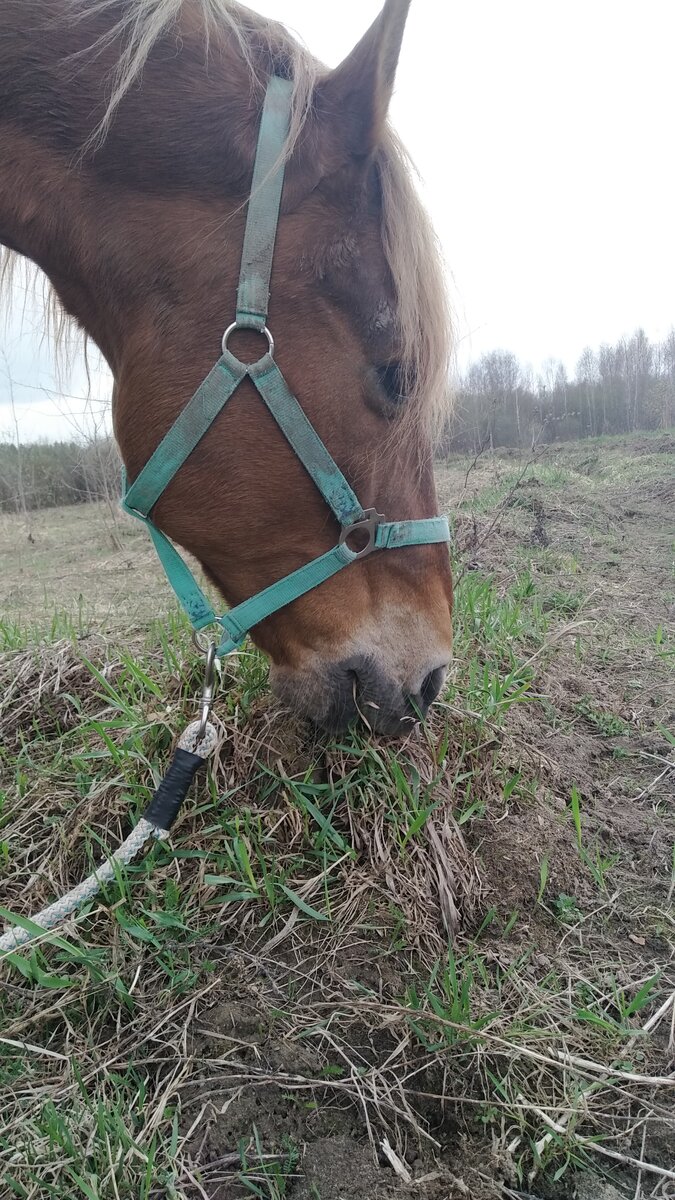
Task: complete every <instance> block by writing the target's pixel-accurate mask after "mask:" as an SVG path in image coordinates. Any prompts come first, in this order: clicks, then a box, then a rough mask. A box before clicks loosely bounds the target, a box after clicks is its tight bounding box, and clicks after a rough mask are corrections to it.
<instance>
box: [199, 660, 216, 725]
mask: <svg viewBox="0 0 675 1200" xmlns="http://www.w3.org/2000/svg"><path fill="white" fill-rule="evenodd" d="M215 679H216V644H215V642H209V646H208V649H207V651H206V661H205V665H204V683H203V686H202V699H201V712H200V717H199V737H200V738H202V737H203V736H204V734H205V733H206V726H207V723H208V719H209V716H210V714H211V707H212V705H213V695H214V691H215Z"/></svg>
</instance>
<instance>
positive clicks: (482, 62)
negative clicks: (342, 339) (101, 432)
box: [0, 0, 675, 440]
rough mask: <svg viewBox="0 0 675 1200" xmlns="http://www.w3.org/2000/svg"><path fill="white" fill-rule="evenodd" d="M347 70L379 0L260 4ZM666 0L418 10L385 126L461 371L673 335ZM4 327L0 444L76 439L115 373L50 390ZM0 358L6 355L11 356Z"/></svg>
mask: <svg viewBox="0 0 675 1200" xmlns="http://www.w3.org/2000/svg"><path fill="white" fill-rule="evenodd" d="M249 3H250V6H251V7H253V8H255V9H257V10H258V11H260V12H263V13H265V14H267V15H269V16H273V17H275V18H277V19H280V20H283V21H284V22H285V23H286V24H287V25H288V26H289V27H290V28H291V29H292V30H293V31H294V32H296V33H298V34H299V35H300V36H301V37H302V39H303V40H304V41H305V42H306V44H307V45H308V46H309V48H310V50H312V51H313V52H314V53H315V54H316V55H318V57H319V58H321V59H322V60H323V61H324V62H325V63H327V64H328V65H329V66H334V65H336V64H337V63H338V62H339V61H340V60H341V59H342V58H343V57H344V56H345V55H346V54H347V53H348V52H349V50H350V49H351V47H352V46H353V45H354V44H355V42H356V41H357V40H358V38H359V37H360V35H361V34H362V33H363V32H364V31H365V29H366V28H367V26H368V25H369V23H370V21H371V20H372V19H374V17H375V16H376V15H377V12H378V11H379V9H380V6H381V3H380V0H340V2H339V4H325V3H321V2H317V0H249ZM673 45H675V3H673V2H672V0H640V3H639V4H638V3H636V0H612V2H609V0H583V2H582V0H565V3H562V2H560V0H545V2H542V0H412V6H411V11H410V17H409V20H408V26H407V29H406V36H405V41H404V45H403V51H402V55H401V60H400V63H399V70H398V75H397V81H396V91H395V94H394V98H393V101H392V106H391V118H392V121H393V123H394V125H395V126H396V128H397V129H398V131H399V133H400V134H401V135H402V137H403V140H404V142H405V143H406V145H407V147H408V149H409V151H410V153H411V155H412V157H413V159H414V161H415V163H416V166H417V168H418V171H419V173H420V177H421V183H420V186H421V190H422V194H423V197H424V199H425V202H426V205H427V207H428V209H429V211H430V213H431V216H432V219H433V221H434V224H435V226H436V229H437V232H438V235H439V238H440V242H441V245H442V249H443V254H444V259H445V262H446V266H447V272H448V280H449V286H450V293H451V298H452V303H453V308H454V312H455V323H456V345H457V355H458V362H459V365H460V366H462V365H465V364H466V362H467V361H469V359H471V358H474V357H477V356H478V355H479V354H481V353H483V352H484V351H486V350H491V349H495V348H502V349H509V350H513V351H514V352H515V353H516V354H517V355H518V357H519V358H520V359H521V360H522V361H523V362H525V363H529V364H531V365H532V367H533V368H534V370H535V372H536V371H537V370H538V369H539V367H540V366H541V364H542V363H543V362H544V361H545V360H546V359H547V358H549V357H551V356H553V357H555V358H560V359H562V360H563V362H564V363H565V365H566V367H567V369H568V371H569V372H570V373H572V372H573V370H574V366H575V363H576V361H577V359H578V357H579V354H580V353H581V351H582V350H583V348H584V346H586V345H592V346H597V345H599V344H600V343H601V342H603V341H616V339H617V338H619V337H620V336H622V335H623V334H626V333H630V332H632V330H633V329H634V328H636V327H637V326H642V327H643V328H644V329H645V330H646V332H647V334H648V336H649V337H651V338H653V339H658V338H661V337H664V336H665V334H666V333H667V331H668V329H669V328H670V327H671V325H673V324H674V323H675V228H674V224H675V162H674V156H673V135H672V106H673V100H672V78H673V72H672V53H673V51H672V47H673ZM24 316H25V319H24V320H23V322H22V321H21V320H20V319H19V316H18V315H17V314H15V315H14V317H13V319H12V321H11V324H10V326H9V328H8V329H7V330H6V331H5V332H4V333H3V332H2V331H0V438H2V437H3V436H7V435H10V436H13V423H12V418H11V409H10V406H9V404H8V399H9V395H8V382H7V380H8V375H10V374H11V376H12V378H13V379H14V381H15V385H14V398H15V409H16V415H17V420H18V425H19V431H20V435H21V437H22V439H23V440H29V439H31V438H34V437H69V436H72V434H73V430H77V428H78V425H82V423H84V422H85V421H86V420H87V419H91V416H90V418H86V417H84V416H81V415H80V414H82V413H83V412H85V411H86V410H87V408H88V410H89V412H90V414H91V412H92V410H93V411H94V413H96V414H97V413H98V412H99V411H100V408H101V403H102V402H103V400H104V399H105V397H106V396H107V394H108V392H109V379H108V377H107V374H106V372H105V370H104V369H103V368H102V366H101V365H100V364H98V363H97V362H96V360H95V358H94V359H93V360H92V367H93V381H92V385H91V390H92V392H93V395H94V397H95V399H94V402H93V404H92V403H90V404H88V405H86V404H85V403H84V401H83V397H84V396H86V394H87V391H88V389H89V384H88V382H87V375H86V371H85V368H84V363H83V361H82V357H81V355H76V356H75V361H74V366H73V369H72V372H71V375H70V377H69V378H67V379H62V380H61V381H58V380H57V379H56V378H55V375H54V369H53V366H52V361H51V354H50V351H49V349H48V348H47V347H46V346H45V345H42V344H41V337H42V327H41V320H40V314H39V310H36V309H35V308H33V307H32V306H31V304H30V302H28V303H27V305H26V310H25V315H24ZM5 356H6V358H5Z"/></svg>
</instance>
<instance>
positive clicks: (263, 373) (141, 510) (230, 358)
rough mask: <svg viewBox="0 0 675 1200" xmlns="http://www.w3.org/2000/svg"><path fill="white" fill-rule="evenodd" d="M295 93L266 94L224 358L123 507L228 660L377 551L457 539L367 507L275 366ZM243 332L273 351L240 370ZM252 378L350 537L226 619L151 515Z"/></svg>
mask: <svg viewBox="0 0 675 1200" xmlns="http://www.w3.org/2000/svg"><path fill="white" fill-rule="evenodd" d="M291 92H292V85H291V83H290V82H289V81H288V80H286V79H280V78H278V77H277V76H272V78H271V79H270V81H269V84H268V87H267V93H266V95H265V104H264V107H263V112H262V119H261V124H260V134H259V137H258V148H257V151H256V159H255V166H254V170H253V182H252V185H251V195H250V197H249V203H248V214H247V219H246V232H245V235H244V249H243V252H242V260H241V273H240V276H239V288H238V291H237V312H236V319H235V321H234V322H233V324H232V325H230V326H229V328H228V329H226V330H225V333H224V335H223V344H222V351H223V352H222V355H221V357H220V358H219V359H218V362H217V363H216V365H215V366H214V367H213V369H212V371H211V372H210V373H209V375H207V377H206V379H205V380H204V382H203V383H202V384H201V385H200V387H199V388H198V389H197V391H196V392H195V394H194V396H193V397H192V399H191V400H190V402H189V404H187V405H186V407H185V408H184V409H183V411H182V413H181V414H180V416H178V417H177V419H176V421H175V422H174V424H173V425H172V426H171V429H170V430H169V432H168V433H167V434H166V436H165V437H164V438H163V439H162V441H161V442H160V444H159V446H158V447H157V449H156V450H155V452H154V454H153V455H152V457H151V458H150V459H149V461H148V462H147V463H146V464H145V466H144V467H143V469H142V470H141V472H140V474H139V475H137V477H136V479H135V480H134V482H133V483H132V484H131V485H130V486H129V487H128V488H126V480H124V490H125V494H124V496H123V499H122V508H123V509H124V510H125V511H126V512H128V513H130V514H131V516H133V517H137V518H138V519H139V520H140V521H143V522H144V524H145V525H146V526H147V529H148V531H149V533H150V536H151V538H152V540H153V542H154V544H155V549H156V550H157V553H158V555H159V559H160V562H161V564H162V566H163V567H164V570H165V572H166V575H167V578H168V580H169V583H170V584H171V586H172V588H173V590H174V592H175V593H176V595H177V597H178V599H179V601H180V603H181V604H182V606H183V608H184V609H185V611H186V613H187V615H188V617H189V618H190V620H191V622H192V624H193V626H194V628H195V629H196V630H199V629H203V628H204V627H205V626H206V625H212V624H214V623H216V624H219V625H221V626H222V627H223V630H224V636H223V638H222V640H221V642H220V644H219V646H218V647H217V651H216V652H217V654H218V655H222V654H228V653H229V652H230V651H232V650H234V649H236V647H237V646H239V645H240V643H241V642H242V641H243V639H244V637H245V636H246V634H247V633H248V632H249V630H250V629H252V628H253V626H254V625H258V624H259V622H260V621H264V620H265V618H266V617H269V616H271V615H272V613H275V612H277V610H278V609H280V608H283V607H284V606H285V605H286V604H290V603H291V601H293V600H296V599H297V598H298V596H302V595H304V594H305V592H308V591H310V590H311V589H312V588H315V587H317V586H318V585H319V584H320V583H323V582H324V580H326V579H330V577H331V575H335V574H336V572H337V571H340V570H342V568H343V567H347V566H349V564H350V563H353V562H355V561H356V560H357V559H359V558H365V556H366V555H367V554H370V553H371V552H372V551H373V550H391V549H396V548H397V547H399V546H415V545H428V544H430V543H432V542H447V541H449V539H450V531H449V528H448V522H447V519H446V518H445V517H430V518H428V519H426V520H421V521H385V520H384V518H383V517H382V516H381V515H380V514H379V513H377V512H376V511H375V509H372V508H370V509H364V508H362V507H361V505H360V504H359V501H358V499H357V497H356V496H355V494H354V492H353V491H352V489H351V487H350V486H349V484H348V483H347V480H346V479H345V477H344V475H343V474H342V472H341V471H340V469H339V467H338V466H337V464H336V463H335V462H334V461H333V459H332V458H331V456H330V454H329V453H328V451H327V449H326V447H325V446H324V444H323V442H322V441H321V438H320V437H319V436H318V434H317V433H316V431H315V430H314V428H313V426H312V425H311V424H310V422H309V421H308V419H307V417H306V416H305V414H304V412H303V411H302V409H301V407H300V405H299V404H298V401H297V400H296V398H295V396H294V395H293V394H292V392H291V391H290V390H289V387H288V385H287V383H286V380H285V379H284V377H283V375H282V374H281V371H280V370H279V368H278V366H277V365H276V363H275V361H274V339H273V338H272V335H271V333H270V331H269V330H268V328H267V325H266V321H267V305H268V301H269V289H270V275H271V272H272V257H273V254H274V242H275V238H276V231H277V223H278V220H279V206H280V203H281V190H282V187H283V181H284V160H283V149H284V144H285V141H286V137H287V134H288V125H289V114H290V101H291ZM235 329H256V330H258V331H259V332H260V333H263V334H264V335H265V337H266V338H267V346H268V349H267V353H266V354H264V355H263V357H262V358H261V359H259V360H258V361H257V362H254V363H250V364H246V363H243V362H240V361H239V359H238V358H235V357H234V355H233V354H231V353H230V351H229V350H228V348H227V343H228V339H229V337H230V335H231V334H232V333H233V331H234V330H235ZM247 377H248V378H249V379H250V380H251V381H252V382H253V383H254V384H255V386H256V388H257V390H258V392H259V394H260V396H261V397H262V399H263V401H264V402H265V404H266V405H267V408H268V409H269V411H270V413H271V414H272V416H273V417H274V419H275V421H276V423H277V425H278V426H279V428H280V429H281V431H282V433H283V434H284V436H285V437H286V439H287V441H288V442H289V443H290V445H291V446H292V448H293V450H294V451H295V453H296V454H297V456H298V458H299V459H300V462H301V463H302V465H303V466H304V468H305V470H306V471H308V472H309V474H310V475H311V477H312V479H313V480H314V483H315V484H316V486H317V488H318V489H319V491H320V492H321V495H322V496H323V498H324V500H325V501H326V503H327V504H328V506H329V507H330V508H331V509H332V511H333V513H334V514H335V516H336V517H337V520H338V521H339V523H340V526H341V534H340V539H339V542H338V544H337V546H334V547H333V549H332V550H329V551H328V552H327V553H326V554H322V555H321V556H320V557H319V558H315V559H313V560H312V561H311V562H309V563H307V564H306V565H305V566H304V567H300V568H299V570H297V571H293V572H292V574H290V575H286V576H285V577H284V578H283V579H280V580H278V582H277V583H273V584H272V585H271V587H268V588H265V589H264V591H262V592H258V594H257V595H256V596H252V597H251V598H250V599H249V600H244V602H243V603H242V604H238V605H237V606H236V608H233V609H231V610H230V612H228V613H226V614H225V615H224V616H222V617H217V616H216V614H215V613H214V611H213V609H212V607H211V605H210V604H209V601H208V600H207V598H206V596H205V595H204V592H203V591H202V589H201V588H200V586H199V584H198V583H197V581H196V579H195V578H194V576H193V574H192V572H191V571H190V569H189V567H188V566H187V564H186V563H185V562H184V561H183V559H182V558H181V556H180V555H179V553H178V551H177V550H176V549H175V548H174V546H173V545H172V544H171V542H170V541H169V539H168V538H167V537H165V535H164V534H163V533H162V532H161V531H160V530H159V529H158V528H157V526H156V525H154V524H153V522H152V520H151V519H150V513H151V511H152V508H153V506H154V505H155V504H156V503H157V501H158V500H159V497H160V496H161V494H162V492H163V491H164V489H165V488H166V486H167V484H169V483H170V482H171V480H172V479H173V477H174V475H175V474H176V472H177V471H178V470H179V469H180V467H181V466H182V465H183V463H184V462H185V460H186V459H187V458H188V457H189V455H190V454H191V453H192V451H193V450H194V449H195V447H196V446H197V445H198V443H199V442H200V441H201V439H202V438H203V436H204V434H205V433H206V432H207V430H208V429H209V428H210V426H211V425H212V423H213V421H215V419H216V417H217V416H218V413H219V412H221V410H222V409H223V408H224V406H225V404H226V403H227V401H228V400H229V399H230V396H232V394H233V393H234V391H235V390H236V388H237V387H238V386H239V384H240V383H241V381H242V379H244V378H247ZM357 532H358V533H360V534H361V537H363V536H365V535H367V539H368V540H367V544H366V545H365V546H364V547H363V549H361V550H358V551H357V550H352V549H350V547H349V546H348V544H347V539H348V538H350V537H351V535H352V534H354V533H357Z"/></svg>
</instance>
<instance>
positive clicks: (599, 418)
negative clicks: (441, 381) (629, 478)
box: [441, 329, 675, 453]
mask: <svg viewBox="0 0 675 1200" xmlns="http://www.w3.org/2000/svg"><path fill="white" fill-rule="evenodd" d="M673 425H675V329H671V331H670V333H669V335H668V337H667V338H666V339H665V341H663V342H650V340H649V338H648V337H647V335H646V333H645V332H644V331H643V330H642V329H638V330H636V332H635V333H634V334H633V335H632V337H629V338H622V339H621V340H620V341H618V342H617V343H616V344H615V345H614V346H607V345H605V346H600V348H599V349H598V350H592V349H591V348H590V347H587V348H586V349H585V350H584V352H583V354H582V355H581V357H580V359H579V361H578V363H577V366H576V371H575V374H574V378H573V379H568V377H567V373H566V371H565V367H564V366H563V364H562V363H561V362H558V361H556V360H555V359H549V361H548V362H547V363H545V365H544V368H543V371H542V372H541V373H540V374H539V375H535V374H534V373H533V372H532V370H531V368H529V367H526V366H524V365H523V364H522V363H520V362H519V361H518V359H517V358H516V356H515V354H511V353H510V351H508V350H493V351H491V353H489V354H484V355H483V356H482V358H480V359H479V360H478V361H477V362H475V363H472V364H471V366H470V367H469V368H468V370H467V371H466V372H465V374H464V375H463V376H462V378H461V380H460V383H459V389H458V396H457V404H456V408H455V412H454V415H453V418H452V420H451V422H450V423H449V425H448V428H447V430H446V431H445V434H444V437H443V442H442V447H441V451H442V452H446V453H447V452H450V451H452V450H464V451H471V452H472V453H476V452H478V451H479V450H480V449H482V448H483V447H487V446H528V445H531V444H532V441H533V440H535V441H545V442H552V441H556V440H558V441H564V440H573V439H576V438H585V437H595V436H597V435H599V434H603V433H630V432H631V431H632V430H634V429H668V428H670V427H672V426H673Z"/></svg>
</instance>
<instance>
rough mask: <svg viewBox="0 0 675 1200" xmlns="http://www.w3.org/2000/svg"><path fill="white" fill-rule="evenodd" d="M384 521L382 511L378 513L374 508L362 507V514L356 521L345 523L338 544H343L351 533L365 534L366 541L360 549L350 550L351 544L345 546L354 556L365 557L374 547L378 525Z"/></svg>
mask: <svg viewBox="0 0 675 1200" xmlns="http://www.w3.org/2000/svg"><path fill="white" fill-rule="evenodd" d="M383 521H384V513H379V512H378V511H377V509H376V508H364V510H363V513H362V515H361V516H360V517H359V519H358V521H352V523H351V525H345V526H343V528H342V531H341V533H340V541H339V545H340V546H344V544H345V542H347V539H348V538H350V537H351V536H352V534H357V535H358V534H367V536H368V541H367V542H366V544H365V546H363V547H362V548H361V549H360V550H352V547H351V546H349V545H348V546H347V549H348V550H351V552H352V554H353V555H354V558H366V556H367V555H368V554H372V552H373V550H374V549H375V537H376V535H377V528H378V525H381V524H382V522H383Z"/></svg>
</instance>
